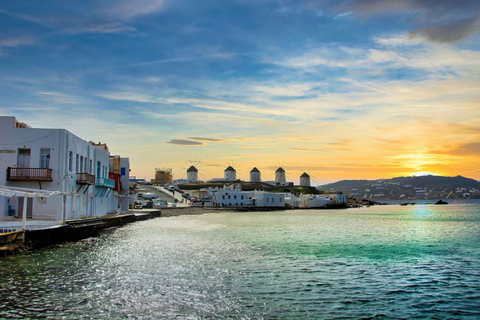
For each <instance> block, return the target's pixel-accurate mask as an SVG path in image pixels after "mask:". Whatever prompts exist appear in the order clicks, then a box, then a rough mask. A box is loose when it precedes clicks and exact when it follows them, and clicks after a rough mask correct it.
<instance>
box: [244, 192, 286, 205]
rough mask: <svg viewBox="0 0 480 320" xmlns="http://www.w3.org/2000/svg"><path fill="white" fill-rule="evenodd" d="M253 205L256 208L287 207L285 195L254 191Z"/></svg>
mask: <svg viewBox="0 0 480 320" xmlns="http://www.w3.org/2000/svg"><path fill="white" fill-rule="evenodd" d="M252 205H253V206H254V207H285V194H284V193H270V192H265V191H253V192H252Z"/></svg>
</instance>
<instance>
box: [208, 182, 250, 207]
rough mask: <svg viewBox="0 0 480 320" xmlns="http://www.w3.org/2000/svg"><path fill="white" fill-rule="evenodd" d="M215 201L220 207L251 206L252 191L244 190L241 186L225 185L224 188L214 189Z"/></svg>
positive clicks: (213, 197)
mask: <svg viewBox="0 0 480 320" xmlns="http://www.w3.org/2000/svg"><path fill="white" fill-rule="evenodd" d="M212 191H213V196H212V199H213V203H214V205H215V206H218V207H250V206H252V193H251V192H250V191H242V189H241V187H240V186H233V185H230V186H223V188H222V189H214V190H212Z"/></svg>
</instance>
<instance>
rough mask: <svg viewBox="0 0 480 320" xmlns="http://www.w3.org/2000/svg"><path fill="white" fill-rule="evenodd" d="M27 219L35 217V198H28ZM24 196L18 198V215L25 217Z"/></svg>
mask: <svg viewBox="0 0 480 320" xmlns="http://www.w3.org/2000/svg"><path fill="white" fill-rule="evenodd" d="M27 199H28V200H27V219H31V218H32V217H33V198H27ZM23 200H24V198H18V213H17V215H18V217H19V218H23V203H24V201H23Z"/></svg>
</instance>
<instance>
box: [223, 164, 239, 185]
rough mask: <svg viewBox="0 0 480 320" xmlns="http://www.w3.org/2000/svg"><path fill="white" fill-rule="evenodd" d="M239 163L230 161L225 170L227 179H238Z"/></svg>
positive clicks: (224, 174)
mask: <svg viewBox="0 0 480 320" xmlns="http://www.w3.org/2000/svg"><path fill="white" fill-rule="evenodd" d="M235 168H238V166H237V163H236V162H231V163H230V162H228V167H227V168H226V169H225V170H224V171H223V177H224V179H225V181H237V169H235Z"/></svg>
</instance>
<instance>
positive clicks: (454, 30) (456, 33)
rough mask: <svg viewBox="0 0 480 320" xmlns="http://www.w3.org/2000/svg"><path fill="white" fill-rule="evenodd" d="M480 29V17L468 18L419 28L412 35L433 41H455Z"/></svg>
mask: <svg viewBox="0 0 480 320" xmlns="http://www.w3.org/2000/svg"><path fill="white" fill-rule="evenodd" d="M479 31H480V20H479V19H478V18H468V19H463V20H460V21H454V22H452V23H449V24H447V25H444V26H436V27H431V28H422V29H418V30H415V31H412V32H410V35H411V36H413V37H416V36H422V37H423V38H425V39H426V40H428V41H431V42H438V43H455V42H460V41H462V40H463V39H465V38H468V37H469V36H472V35H474V34H475V33H478V32H479Z"/></svg>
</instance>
